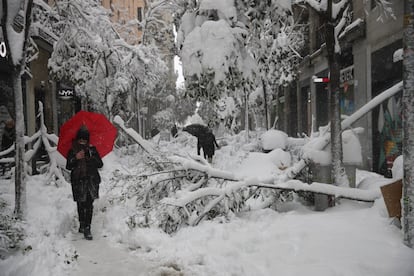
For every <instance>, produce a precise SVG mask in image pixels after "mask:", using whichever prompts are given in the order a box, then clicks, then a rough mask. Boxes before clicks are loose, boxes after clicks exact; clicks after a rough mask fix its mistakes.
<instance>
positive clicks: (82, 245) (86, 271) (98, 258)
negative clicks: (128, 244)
mask: <svg viewBox="0 0 414 276" xmlns="http://www.w3.org/2000/svg"><path fill="white" fill-rule="evenodd" d="M101 227H102V218H101V217H100V216H98V217H96V218H94V221H93V222H92V234H93V238H94V239H93V240H92V241H88V240H85V239H84V238H83V234H80V233H76V232H72V233H71V234H70V235H69V236H68V238H69V240H71V244H72V245H73V246H74V248H75V249H76V252H77V254H78V257H77V262H78V266H77V268H76V269H74V271H73V272H72V273H71V274H70V275H73V276H90V275H100V276H113V275H149V274H150V272H149V264H148V263H146V262H145V261H143V260H141V259H140V258H138V257H136V256H133V255H132V254H130V252H129V250H128V249H125V248H122V246H120V245H116V244H114V243H113V242H111V240H110V239H108V238H107V237H106V235H105V234H104V233H103V231H102V230H101Z"/></svg>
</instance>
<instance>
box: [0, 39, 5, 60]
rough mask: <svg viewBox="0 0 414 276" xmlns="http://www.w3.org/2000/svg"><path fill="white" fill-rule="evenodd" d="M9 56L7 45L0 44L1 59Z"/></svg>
mask: <svg viewBox="0 0 414 276" xmlns="http://www.w3.org/2000/svg"><path fill="white" fill-rule="evenodd" d="M6 55H7V49H6V43H5V42H4V41H3V42H0V57H6Z"/></svg>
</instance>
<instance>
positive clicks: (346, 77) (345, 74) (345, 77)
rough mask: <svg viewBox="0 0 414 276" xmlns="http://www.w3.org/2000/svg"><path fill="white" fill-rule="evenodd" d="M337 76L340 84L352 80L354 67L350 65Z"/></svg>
mask: <svg viewBox="0 0 414 276" xmlns="http://www.w3.org/2000/svg"><path fill="white" fill-rule="evenodd" d="M339 74H340V75H339V80H340V83H344V82H349V81H352V80H354V66H353V65H351V66H348V67H346V68H344V69H342V70H341V71H340V73H339Z"/></svg>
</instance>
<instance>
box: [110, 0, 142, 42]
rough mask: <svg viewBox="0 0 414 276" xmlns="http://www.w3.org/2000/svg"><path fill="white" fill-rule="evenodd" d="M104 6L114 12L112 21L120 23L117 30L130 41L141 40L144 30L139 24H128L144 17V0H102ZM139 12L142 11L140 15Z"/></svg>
mask: <svg viewBox="0 0 414 276" xmlns="http://www.w3.org/2000/svg"><path fill="white" fill-rule="evenodd" d="M102 6H104V7H105V8H106V9H109V10H111V12H112V18H111V19H112V22H114V23H119V24H118V25H116V30H117V31H118V33H119V34H120V35H121V37H122V38H123V39H125V40H126V41H127V42H128V43H131V44H136V43H139V42H140V41H141V37H142V30H141V28H140V27H139V26H138V25H131V26H126V24H127V23H128V21H130V20H133V19H137V20H139V19H143V18H144V7H145V3H144V0H102ZM138 12H141V14H140V15H139V14H138Z"/></svg>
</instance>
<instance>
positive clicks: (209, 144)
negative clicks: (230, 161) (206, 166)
mask: <svg viewBox="0 0 414 276" xmlns="http://www.w3.org/2000/svg"><path fill="white" fill-rule="evenodd" d="M216 147H217V148H220V147H219V145H218V144H217V141H216V136H214V134H213V132H212V131H211V130H209V131H208V132H206V133H204V134H203V135H200V136H199V137H198V139H197V154H198V155H200V149H203V153H204V158H205V159H207V160H208V162H209V163H212V162H213V156H214V152H215V148H216Z"/></svg>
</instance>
